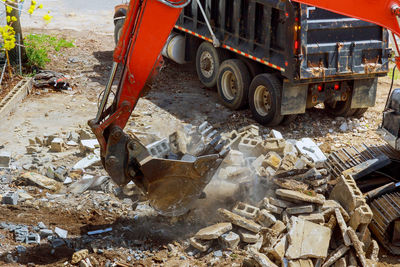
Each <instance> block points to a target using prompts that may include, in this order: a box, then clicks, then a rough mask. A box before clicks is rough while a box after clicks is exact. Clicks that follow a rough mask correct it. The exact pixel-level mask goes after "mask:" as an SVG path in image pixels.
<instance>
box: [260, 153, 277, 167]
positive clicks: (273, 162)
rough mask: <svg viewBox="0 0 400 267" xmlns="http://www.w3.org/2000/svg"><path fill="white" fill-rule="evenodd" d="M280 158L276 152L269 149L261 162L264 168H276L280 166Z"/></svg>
mask: <svg viewBox="0 0 400 267" xmlns="http://www.w3.org/2000/svg"><path fill="white" fill-rule="evenodd" d="M281 163H282V158H281V157H280V156H279V155H278V153H276V152H274V151H271V152H268V154H267V155H266V156H265V160H264V161H263V163H262V166H263V167H264V168H267V167H272V168H273V169H274V170H278V169H279V167H280V166H281Z"/></svg>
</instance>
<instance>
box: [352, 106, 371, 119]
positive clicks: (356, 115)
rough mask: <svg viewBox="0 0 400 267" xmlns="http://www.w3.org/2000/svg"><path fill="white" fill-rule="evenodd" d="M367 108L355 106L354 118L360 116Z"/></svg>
mask: <svg viewBox="0 0 400 267" xmlns="http://www.w3.org/2000/svg"><path fill="white" fill-rule="evenodd" d="M367 110H368V108H356V111H355V112H354V114H353V116H354V117H356V118H361V117H362V116H363V115H364V113H365V112H367Z"/></svg>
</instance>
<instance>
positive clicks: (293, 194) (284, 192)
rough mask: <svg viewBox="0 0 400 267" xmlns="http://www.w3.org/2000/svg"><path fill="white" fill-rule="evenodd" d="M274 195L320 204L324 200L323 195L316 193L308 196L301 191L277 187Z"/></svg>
mask: <svg viewBox="0 0 400 267" xmlns="http://www.w3.org/2000/svg"><path fill="white" fill-rule="evenodd" d="M275 193H276V195H278V196H280V197H282V198H284V199H289V200H300V201H303V202H307V203H315V204H319V205H322V204H324V202H325V197H324V196H323V195H320V194H316V195H315V196H310V195H307V194H304V193H301V192H297V191H293V190H288V189H277V190H276V191H275Z"/></svg>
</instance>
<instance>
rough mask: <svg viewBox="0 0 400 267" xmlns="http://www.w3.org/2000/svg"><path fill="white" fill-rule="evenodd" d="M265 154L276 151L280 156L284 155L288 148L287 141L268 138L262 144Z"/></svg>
mask: <svg viewBox="0 0 400 267" xmlns="http://www.w3.org/2000/svg"><path fill="white" fill-rule="evenodd" d="M261 146H262V147H263V149H264V151H265V152H269V151H274V152H277V153H278V154H283V150H284V149H285V146H286V141H285V139H277V138H267V139H265V140H264V141H263V142H262V143H261Z"/></svg>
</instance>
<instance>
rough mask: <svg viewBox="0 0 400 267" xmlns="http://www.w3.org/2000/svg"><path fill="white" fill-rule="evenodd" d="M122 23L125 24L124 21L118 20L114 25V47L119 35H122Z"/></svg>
mask: <svg viewBox="0 0 400 267" xmlns="http://www.w3.org/2000/svg"><path fill="white" fill-rule="evenodd" d="M124 22H125V19H119V20H117V22H116V23H115V26H114V41H115V45H117V44H118V40H119V37H120V36H121V33H122V27H123V26H124Z"/></svg>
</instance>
